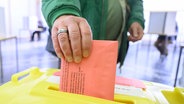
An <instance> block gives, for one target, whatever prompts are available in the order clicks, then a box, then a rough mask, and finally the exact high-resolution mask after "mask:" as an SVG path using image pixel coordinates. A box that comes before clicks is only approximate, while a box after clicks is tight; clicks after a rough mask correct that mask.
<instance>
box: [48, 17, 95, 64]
mask: <svg viewBox="0 0 184 104" xmlns="http://www.w3.org/2000/svg"><path fill="white" fill-rule="evenodd" d="M59 29H67V30H68V32H67V33H60V34H59V35H58V34H57V32H58V30H59ZM52 41H53V46H54V49H55V51H56V54H57V56H58V57H59V58H64V59H66V61H68V62H73V61H74V62H75V63H80V62H81V60H82V58H83V57H88V56H89V55H90V50H91V45H92V32H91V28H90V26H89V24H88V23H87V21H86V20H85V19H84V18H82V17H76V16H73V15H63V16H60V17H59V18H57V19H56V20H55V22H54V24H53V27H52Z"/></svg>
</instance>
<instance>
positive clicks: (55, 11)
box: [42, 0, 81, 28]
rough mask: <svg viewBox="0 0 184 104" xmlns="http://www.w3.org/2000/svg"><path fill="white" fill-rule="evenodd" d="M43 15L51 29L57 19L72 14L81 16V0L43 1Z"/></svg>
mask: <svg viewBox="0 0 184 104" xmlns="http://www.w3.org/2000/svg"><path fill="white" fill-rule="evenodd" d="M42 13H43V16H44V18H45V20H46V22H47V24H48V26H49V27H50V28H51V27H52V25H53V23H54V21H55V20H56V18H58V17H59V16H61V15H65V14H71V15H76V16H81V12H80V2H79V0H42Z"/></svg>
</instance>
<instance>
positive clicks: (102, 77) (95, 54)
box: [60, 40, 118, 100]
mask: <svg viewBox="0 0 184 104" xmlns="http://www.w3.org/2000/svg"><path fill="white" fill-rule="evenodd" d="M117 54H118V42H117V41H102V40H93V43H92V50H91V54H90V56H89V57H88V58H84V59H83V60H82V62H81V63H79V64H76V63H74V62H72V63H68V62H66V61H65V60H64V59H63V60H62V63H61V73H60V78H61V80H60V90H61V91H64V92H70V93H76V94H84V95H87V96H94V97H99V98H104V99H108V100H113V99H114V85H115V74H116V63H117Z"/></svg>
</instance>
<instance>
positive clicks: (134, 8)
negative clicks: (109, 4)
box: [128, 0, 145, 28]
mask: <svg viewBox="0 0 184 104" xmlns="http://www.w3.org/2000/svg"><path fill="white" fill-rule="evenodd" d="M128 5H129V7H130V14H129V18H128V27H130V25H131V24H132V23H134V22H138V23H139V24H140V25H141V26H142V28H144V21H145V20H144V13H143V12H144V9H143V1H142V0H129V2H128Z"/></svg>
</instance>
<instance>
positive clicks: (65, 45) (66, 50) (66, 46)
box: [57, 25, 73, 62]
mask: <svg viewBox="0 0 184 104" xmlns="http://www.w3.org/2000/svg"><path fill="white" fill-rule="evenodd" d="M59 29H66V30H68V29H67V27H65V26H62V25H61V27H59ZM57 38H58V42H59V45H60V49H61V51H62V53H63V55H64V58H65V59H66V60H67V61H68V62H72V61H73V56H72V51H71V46H70V41H69V36H68V33H67V32H66V33H60V34H58V36H57Z"/></svg>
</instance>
